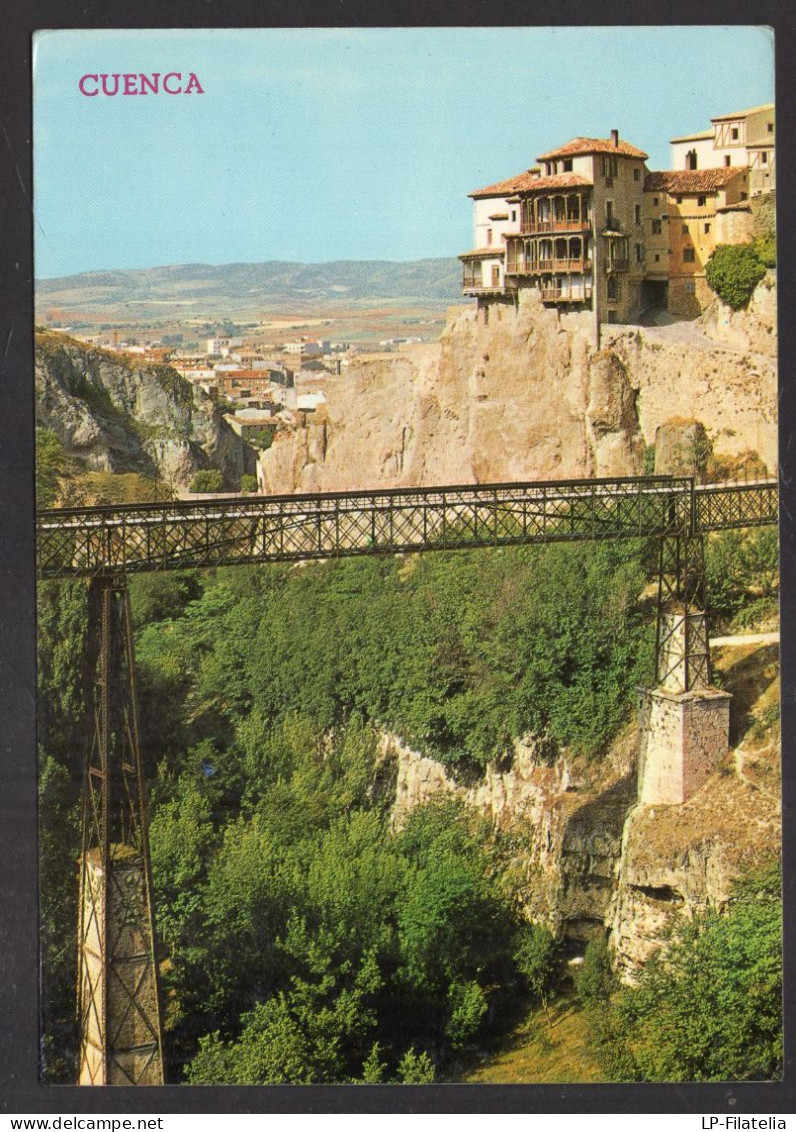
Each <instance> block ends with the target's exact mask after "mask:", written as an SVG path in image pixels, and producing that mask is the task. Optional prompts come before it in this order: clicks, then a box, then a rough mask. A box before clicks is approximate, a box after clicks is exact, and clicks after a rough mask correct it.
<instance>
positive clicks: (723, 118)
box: [710, 102, 774, 122]
mask: <svg viewBox="0 0 796 1132" xmlns="http://www.w3.org/2000/svg"><path fill="white" fill-rule="evenodd" d="M773 109H774V103H773V102H764V103H763V104H762V105H761V106H750V107H749V109H748V110H739V111H738V113H737V114H717V115H716V117H715V118H711V119H710V120H711V122H729V121H731V120H732V121H734V120H735V119H736V118H745V117H746V116H747V114H759V113H760V111H761V110H773Z"/></svg>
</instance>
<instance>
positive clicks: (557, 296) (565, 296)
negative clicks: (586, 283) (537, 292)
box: [541, 287, 592, 303]
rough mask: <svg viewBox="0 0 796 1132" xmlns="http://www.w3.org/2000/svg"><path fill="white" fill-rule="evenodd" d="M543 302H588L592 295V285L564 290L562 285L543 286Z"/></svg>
mask: <svg viewBox="0 0 796 1132" xmlns="http://www.w3.org/2000/svg"><path fill="white" fill-rule="evenodd" d="M541 291H542V302H543V303H587V302H589V300H590V299H591V297H592V288H591V287H575V288H571V289H570V290H569V291H564V290H563V288H561V287H542V288H541Z"/></svg>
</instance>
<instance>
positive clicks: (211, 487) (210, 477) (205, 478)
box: [191, 468, 224, 492]
mask: <svg viewBox="0 0 796 1132" xmlns="http://www.w3.org/2000/svg"><path fill="white" fill-rule="evenodd" d="M223 490H224V477H223V476H222V474H221V472H220V471H219V470H218V468H207V469H205V470H204V471H202V472H197V473H196V475H195V476H194V477H193V482H192V484H191V491H195V492H211V491H223Z"/></svg>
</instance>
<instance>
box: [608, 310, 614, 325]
mask: <svg viewBox="0 0 796 1132" xmlns="http://www.w3.org/2000/svg"><path fill="white" fill-rule="evenodd" d="M608 321H609V322H616V311H609V312H608Z"/></svg>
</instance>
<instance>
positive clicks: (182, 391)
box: [36, 334, 250, 488]
mask: <svg viewBox="0 0 796 1132" xmlns="http://www.w3.org/2000/svg"><path fill="white" fill-rule="evenodd" d="M36 406H37V409H36V422H37V425H38V426H39V427H41V428H49V429H52V430H53V431H54V432H55V433H56V434H57V436H58V438H59V440H60V441H61V443H62V444H63V446H64V450H65V452H66V453H67V455H69V456H72V457H74V458H76V459H77V460H79V461H80V463H81V464H83V465H84V466H85V467H86V469H87V470H92V471H95V470H99V471H111V472H140V473H142V474H144V475H147V476H152V477H154V478H159V479H162V480H165V481H171V482H172V483H174V484H175V486H178V487H184V488H187V487H188V486H189V485H190V482H191V480H192V479H193V476H194V475H195V473H196V472H197V471H198V470H199V469H200V468H207V467H211V466H212V467H218V468H220V469H221V471H222V472H223V473H224V476H225V478H226V480H227V481H228V483H229V484H230V486H233V485H236V484H237V482H238V480H239V479H240V475H241V473H242V472H244V471H247V470H250V469H249V468H247V466H246V464H247V451H246V447H245V445H244V444H243V443H242V442H241V440H240V437H238V436H237V435H236V434H235V433H234V432H233V431H232V429H231V428H230V427H229V426H228V424H227V423H226V421H225V420H224V419H223V417H222V416H221V414H220V413H219V412H218V410H217V409H216V407H215V405H214V404H213V402H212V401H211V400H210V398H209V397H207V396H206V395H205V394H204V393H202V392H201V391H199V390H194V389H193V388H192V386H191V385H190V383H189V382H187V381H185V380H184V379H183V378H181V377H180V376H179V374H177V373H176V371H174V370H172V369H170V368H169V367H168V366H134V365H132V364H130V363H129V362H128V361H126V360H125V359H124V358H121V357H115V356H114V355H113V354H109V353H107V352H105V351H102V350H95V349H90V348H88V347H85V346H83V345H82V344H80V343H79V342H75V341H73V340H72V339H67V338H64V337H62V336H60V335H58V336H56V335H52V334H44V335H40V336H39V339H38V342H37V351H36Z"/></svg>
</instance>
